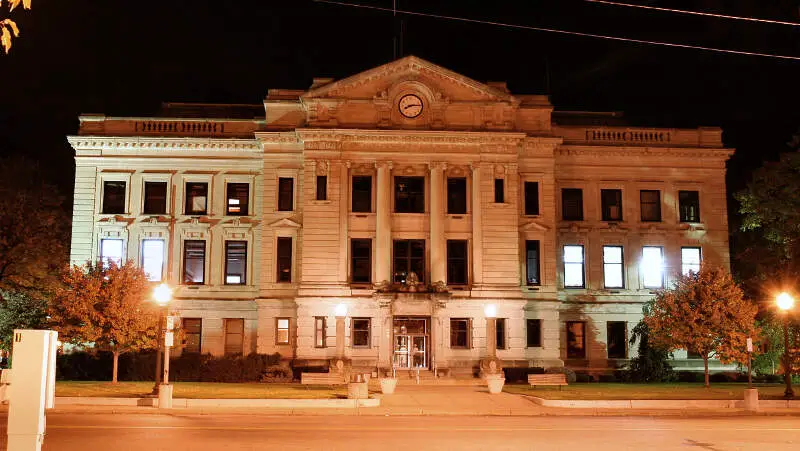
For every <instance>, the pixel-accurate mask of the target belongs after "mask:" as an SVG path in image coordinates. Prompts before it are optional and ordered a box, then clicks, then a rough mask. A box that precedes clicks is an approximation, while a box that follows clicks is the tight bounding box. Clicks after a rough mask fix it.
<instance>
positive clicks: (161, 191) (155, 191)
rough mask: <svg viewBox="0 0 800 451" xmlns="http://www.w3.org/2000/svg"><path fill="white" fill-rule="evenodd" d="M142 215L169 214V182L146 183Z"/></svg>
mask: <svg viewBox="0 0 800 451" xmlns="http://www.w3.org/2000/svg"><path fill="white" fill-rule="evenodd" d="M142 213H143V214H146V215H163V214H166V213H167V182H144V205H143V206H142Z"/></svg>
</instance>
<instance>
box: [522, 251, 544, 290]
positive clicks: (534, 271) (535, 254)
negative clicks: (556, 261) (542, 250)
mask: <svg viewBox="0 0 800 451" xmlns="http://www.w3.org/2000/svg"><path fill="white" fill-rule="evenodd" d="M539 261H540V260H539V240H526V241H525V266H526V268H525V272H526V273H527V277H526V279H527V282H526V283H527V284H528V285H541V284H542V279H541V271H540V269H539Z"/></svg>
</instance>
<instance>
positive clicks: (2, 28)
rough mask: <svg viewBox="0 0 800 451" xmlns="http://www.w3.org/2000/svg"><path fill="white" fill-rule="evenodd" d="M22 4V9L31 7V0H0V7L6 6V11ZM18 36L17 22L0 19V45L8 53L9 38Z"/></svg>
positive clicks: (9, 48) (10, 10)
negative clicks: (4, 0)
mask: <svg viewBox="0 0 800 451" xmlns="http://www.w3.org/2000/svg"><path fill="white" fill-rule="evenodd" d="M20 4H21V5H22V7H23V8H24V9H31V0H6V2H5V4H4V2H3V0H0V7H5V6H8V12H9V13H11V12H12V11H14V9H15V8H16V7H18V6H19V5H20ZM16 37H19V27H18V26H17V23H16V22H14V21H13V20H11V19H9V18H5V19H0V46H2V47H3V50H4V51H5V52H6V53H8V51H9V50H11V39H12V38H16Z"/></svg>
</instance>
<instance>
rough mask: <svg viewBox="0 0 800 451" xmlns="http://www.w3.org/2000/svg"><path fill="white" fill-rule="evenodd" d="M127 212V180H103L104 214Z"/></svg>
mask: <svg viewBox="0 0 800 451" xmlns="http://www.w3.org/2000/svg"><path fill="white" fill-rule="evenodd" d="M122 213H125V182H122V181H119V182H118V181H109V180H106V181H104V182H103V214H122Z"/></svg>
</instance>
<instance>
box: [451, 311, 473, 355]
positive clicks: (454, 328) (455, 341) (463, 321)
mask: <svg viewBox="0 0 800 451" xmlns="http://www.w3.org/2000/svg"><path fill="white" fill-rule="evenodd" d="M469 325H470V320H469V319H467V318H450V347H451V348H460V349H469V348H470V339H469V335H470V327H469Z"/></svg>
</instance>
